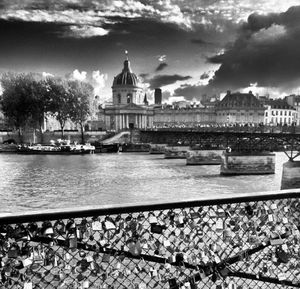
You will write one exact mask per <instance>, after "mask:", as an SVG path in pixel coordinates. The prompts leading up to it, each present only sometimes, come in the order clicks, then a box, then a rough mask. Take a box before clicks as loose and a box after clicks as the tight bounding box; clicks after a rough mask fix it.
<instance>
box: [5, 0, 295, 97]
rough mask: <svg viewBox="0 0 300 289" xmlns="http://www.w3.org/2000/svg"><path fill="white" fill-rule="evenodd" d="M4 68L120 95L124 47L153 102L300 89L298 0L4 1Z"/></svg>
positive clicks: (278, 94) (277, 93)
mask: <svg viewBox="0 0 300 289" xmlns="http://www.w3.org/2000/svg"><path fill="white" fill-rule="evenodd" d="M0 37H1V42H0V43H1V44H0V74H1V73H6V72H9V71H10V72H16V73H27V72H34V73H39V74H42V75H43V76H44V77H47V76H48V77H51V76H52V75H54V76H59V77H66V78H74V79H79V80H82V81H88V82H90V83H91V84H92V85H93V86H94V88H95V94H97V95H99V97H100V99H101V101H102V102H105V101H110V100H111V98H112V92H111V86H112V82H113V78H114V76H116V75H117V74H118V73H120V72H121V70H122V68H123V61H124V60H125V59H126V55H125V51H128V58H129V60H130V63H131V68H132V71H133V72H134V73H135V74H136V75H138V76H139V78H140V79H141V82H142V86H143V88H144V90H145V92H146V93H147V95H148V98H149V100H150V101H151V99H153V90H154V89H155V88H156V87H160V88H161V89H162V91H163V98H164V101H167V100H171V99H172V100H183V99H186V100H189V101H199V100H200V99H201V98H203V97H204V95H206V96H207V97H211V96H214V95H217V96H218V95H220V94H222V93H225V92H226V91H227V90H231V91H233V92H235V91H241V92H248V91H249V90H251V91H252V92H253V93H255V94H258V95H266V94H269V95H270V96H271V97H275V98H276V97H282V96H285V95H288V94H292V93H295V94H298V93H299V91H300V53H299V47H300V1H299V0H285V1H282V0H260V1H257V0H240V1H239V0H157V1H155V0H140V1H134V0H125V1H119V0H115V1H113V0H49V1H46V0H45V1H42V0H0Z"/></svg>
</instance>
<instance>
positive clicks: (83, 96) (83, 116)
mask: <svg viewBox="0 0 300 289" xmlns="http://www.w3.org/2000/svg"><path fill="white" fill-rule="evenodd" d="M68 86H69V94H70V99H72V111H71V115H70V117H71V120H72V121H73V122H74V123H76V124H77V125H79V126H80V131H81V142H82V143H84V142H85V140H84V124H85V123H86V121H87V120H88V117H89V115H90V114H91V107H92V97H93V87H92V85H90V84H89V83H86V82H79V81H69V82H68Z"/></svg>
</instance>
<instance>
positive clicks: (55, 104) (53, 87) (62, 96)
mask: <svg viewBox="0 0 300 289" xmlns="http://www.w3.org/2000/svg"><path fill="white" fill-rule="evenodd" d="M46 90H47V98H48V101H49V107H48V110H49V114H50V115H52V116H54V117H55V118H56V120H57V121H58V122H59V124H60V128H61V136H62V138H63V137H64V128H65V125H66V122H67V121H68V120H69V119H70V116H71V113H72V112H73V106H74V104H73V101H74V98H73V96H72V94H71V93H69V87H68V82H66V81H64V80H62V79H55V78H49V79H47V83H46Z"/></svg>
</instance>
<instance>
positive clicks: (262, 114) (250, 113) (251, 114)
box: [217, 112, 264, 116]
mask: <svg viewBox="0 0 300 289" xmlns="http://www.w3.org/2000/svg"><path fill="white" fill-rule="evenodd" d="M217 115H218V116H226V115H227V116H229V115H232V116H235V115H237V116H239V115H249V116H253V115H254V113H253V112H249V113H244V112H237V113H235V112H231V113H229V112H227V113H225V112H223V113H221V112H219V113H218V114H217ZM257 115H258V116H264V113H263V112H262V113H261V112H258V113H257Z"/></svg>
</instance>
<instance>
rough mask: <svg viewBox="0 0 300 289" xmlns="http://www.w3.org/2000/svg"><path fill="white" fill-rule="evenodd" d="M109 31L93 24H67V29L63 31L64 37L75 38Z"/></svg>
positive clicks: (99, 34) (103, 33) (104, 33)
mask: <svg viewBox="0 0 300 289" xmlns="http://www.w3.org/2000/svg"><path fill="white" fill-rule="evenodd" d="M108 33H109V30H106V29H103V28H102V27H94V26H88V25H83V26H75V25H72V26H69V30H68V31H66V32H65V33H64V35H63V36H65V37H75V38H90V37H95V36H104V35H107V34H108Z"/></svg>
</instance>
